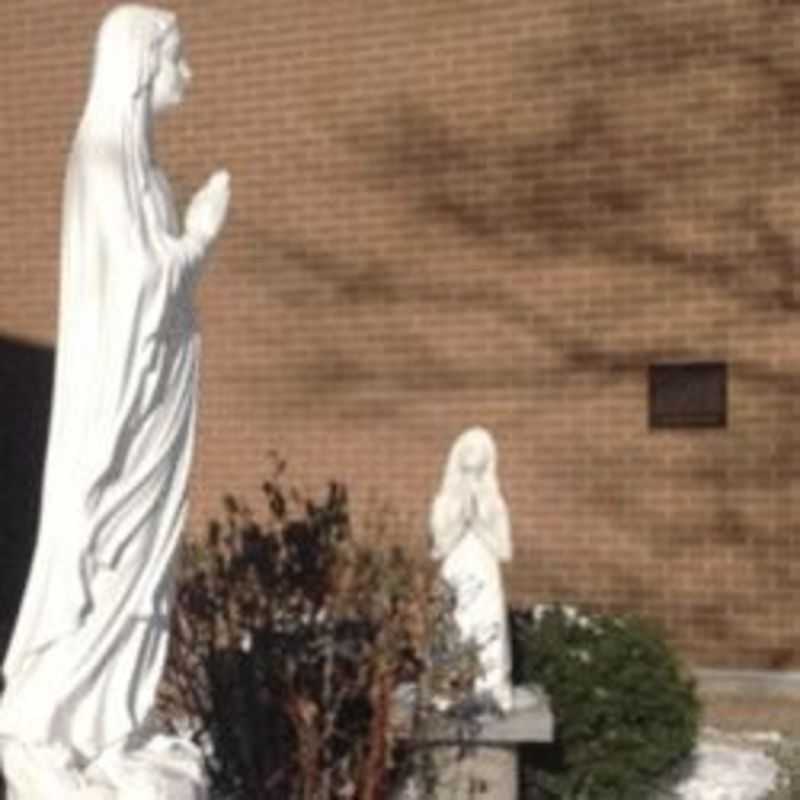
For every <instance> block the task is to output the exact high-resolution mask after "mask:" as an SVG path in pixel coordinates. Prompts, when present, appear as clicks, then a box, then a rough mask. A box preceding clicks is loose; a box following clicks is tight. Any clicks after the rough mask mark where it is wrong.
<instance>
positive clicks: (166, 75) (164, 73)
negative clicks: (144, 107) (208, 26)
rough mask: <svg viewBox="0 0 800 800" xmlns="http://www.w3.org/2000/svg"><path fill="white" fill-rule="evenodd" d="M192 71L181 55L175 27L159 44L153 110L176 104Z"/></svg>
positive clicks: (180, 45) (178, 37) (179, 39)
mask: <svg viewBox="0 0 800 800" xmlns="http://www.w3.org/2000/svg"><path fill="white" fill-rule="evenodd" d="M191 77H192V72H191V70H190V69H189V65H188V64H187V63H186V60H185V59H184V56H183V41H182V40H181V35H180V32H179V31H178V30H177V29H173V30H171V31H170V32H169V33H168V34H167V35H166V36H165V37H164V41H163V42H162V44H161V58H160V60H159V67H158V72H157V73H156V77H155V79H154V80H153V110H154V111H155V112H156V113H158V112H159V111H164V110H165V109H168V108H172V107H173V106H177V105H178V104H179V103H180V102H181V101H182V100H183V94H184V92H185V90H186V87H187V86H188V84H189V81H190V80H191Z"/></svg>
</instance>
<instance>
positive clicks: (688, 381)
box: [649, 362, 728, 428]
mask: <svg viewBox="0 0 800 800" xmlns="http://www.w3.org/2000/svg"><path fill="white" fill-rule="evenodd" d="M727 366H728V365H727V364H725V363H723V362H698V363H683V364H675V363H673V364H651V365H650V368H649V388H650V427H651V428H724V427H725V426H726V425H727V422H728V369H727Z"/></svg>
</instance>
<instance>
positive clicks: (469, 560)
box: [430, 428, 512, 712]
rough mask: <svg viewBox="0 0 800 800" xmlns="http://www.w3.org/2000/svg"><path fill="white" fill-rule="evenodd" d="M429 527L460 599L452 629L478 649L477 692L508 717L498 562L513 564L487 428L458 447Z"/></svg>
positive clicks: (475, 431) (452, 454) (446, 576)
mask: <svg viewBox="0 0 800 800" xmlns="http://www.w3.org/2000/svg"><path fill="white" fill-rule="evenodd" d="M468 453H472V454H473V456H475V455H476V454H477V456H478V459H479V461H482V463H483V467H482V469H481V470H480V474H479V475H478V476H469V475H467V474H466V472H465V470H464V468H463V459H464V458H465V456H467V454H468ZM430 527H431V534H432V538H433V545H434V546H433V553H432V555H433V557H434V558H435V559H437V560H438V559H441V560H442V566H441V573H440V574H441V577H442V578H443V580H444V581H445V582H446V583H447V584H448V585H449V586H450V587H451V588H452V590H453V593H454V596H455V612H454V613H455V622H456V624H457V626H458V628H459V631H460V633H461V637H462V639H463V640H464V641H469V642H472V643H473V644H475V645H476V646H477V651H478V659H479V663H480V667H481V674H480V675H479V676H478V678H477V679H476V682H475V692H476V694H478V695H481V694H486V695H488V696H489V697H490V698H491V699H492V700H494V702H495V703H496V704H497V706H498V707H499V708H500V709H501V710H502V711H504V712H508V711H510V710H511V706H512V687H511V651H510V644H509V633H508V621H507V609H506V599H505V592H504V591H503V580H502V574H501V572H500V562H501V561H508V560H510V558H511V552H512V546H511V528H510V524H509V519H508V510H507V508H506V504H505V501H504V500H503V498H502V495H501V494H500V490H499V488H498V485H497V475H496V448H495V444H494V440H493V439H492V437H491V435H490V434H489V432H488V431H486V430H484V429H483V428H470V429H469V430H467V431H465V432H464V433H463V434H462V435H461V436H459V438H458V439H457V440H456V442H455V444H454V445H453V447H452V449H451V452H450V456H449V458H448V463H447V468H446V470H445V476H444V480H443V482H442V489H441V491H440V492H439V494H438V495H437V497H436V499H435V501H434V503H433V507H432V509H431V518H430Z"/></svg>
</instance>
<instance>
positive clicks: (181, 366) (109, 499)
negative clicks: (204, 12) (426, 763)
mask: <svg viewBox="0 0 800 800" xmlns="http://www.w3.org/2000/svg"><path fill="white" fill-rule="evenodd" d="M189 76H190V73H189V70H188V67H187V66H186V63H185V61H184V59H183V54H182V48H181V35H180V32H179V30H178V27H177V24H176V19H175V16H174V15H173V14H172V13H169V12H166V11H161V10H157V9H152V8H146V7H143V6H137V5H122V6H118V7H117V8H115V9H114V10H113V11H111V12H110V13H109V14H108V16H107V17H106V19H105V20H104V22H103V25H102V27H101V29H100V33H99V36H98V40H97V49H96V53H95V61H94V68H93V74H92V84H91V89H90V92H89V97H88V101H87V104H86V107H85V110H84V113H83V117H82V119H81V122H80V126H79V128H78V131H77V134H76V137H75V140H74V142H73V146H72V150H71V153H70V157H69V162H68V166H67V174H66V181H65V190H64V205H63V228H62V240H61V293H60V306H59V330H58V348H57V356H56V374H55V382H54V393H53V405H52V415H51V420H50V431H49V440H48V449H47V459H46V465H45V476H44V487H43V492H42V508H41V516H40V521H39V531H38V540H37V546H36V552H35V555H34V559H33V564H32V567H31V572H30V576H29V578H28V583H27V586H26V591H25V596H24V598H23V602H22V607H21V609H20V613H19V616H18V618H17V624H16V628H15V630H14V635H13V637H12V641H11V643H10V646H9V649H8V652H7V654H6V658H5V662H4V664H3V671H4V675H5V679H6V688H5V692H4V694H3V696H2V700H0V761H2V770H3V773H4V776H5V779H6V782H7V784H8V792H9V797H10V798H11V800H88V798H108V799H111V798H116V799H118V800H119V799H122V798H131V800H133V798H136V800H198V798H202V797H204V796H205V788H204V779H203V775H202V768H201V757H200V753H199V752H198V751H197V749H196V748H194V747H193V746H192V745H191V744H189V743H188V742H184V741H182V740H179V739H173V738H170V737H168V736H165V735H161V734H157V733H155V732H152V733H148V731H147V729H146V728H147V726H146V720H147V719H148V717H149V715H150V714H151V711H152V709H153V706H154V702H155V696H156V690H157V687H158V683H159V680H160V678H161V673H162V670H163V666H164V662H165V657H166V652H167V642H168V635H169V617H170V610H171V603H172V594H173V585H174V577H173V567H174V561H175V554H176V550H177V546H178V543H179V537H180V534H181V531H182V528H183V524H184V519H185V514H186V489H187V481H188V476H189V465H190V461H191V455H192V449H193V442H194V428H195V415H196V400H197V373H198V359H199V355H200V338H199V331H198V327H197V323H196V321H195V317H194V311H193V305H192V294H193V288H194V286H195V284H196V283H197V280H198V277H199V275H200V272H201V269H202V265H203V262H204V258H205V256H206V254H207V252H208V249H209V248H210V247H211V245H212V244H213V242H214V240H215V239H216V237H217V235H218V234H219V232H220V230H221V227H222V225H223V222H224V219H225V215H226V211H227V207H228V202H229V197H230V189H229V177H228V175H227V173H225V172H218V173H216V174H215V175H213V176H212V177H211V179H210V180H209V181H208V182H207V184H206V185H205V186H204V187H203V188H202V189H201V190H200V191H199V192H197V194H196V195H195V196H194V199H193V200H192V202H191V204H190V206H189V209H188V211H187V213H186V216H185V220H184V224H183V225H181V224H180V221H179V218H178V215H177V213H176V209H175V205H174V202H173V199H172V194H171V191H170V187H169V183H168V182H167V179H166V177H165V175H164V173H163V172H162V171H161V170H160V169H159V168H158V166H157V165H156V164H155V162H154V160H153V152H152V144H151V143H152V130H151V128H152V118H153V113H154V112H158V111H161V110H162V109H165V108H168V107H170V106H173V105H176V104H177V103H179V102H180V100H181V99H182V95H183V90H184V87H185V84H186V83H187V81H188V79H189Z"/></svg>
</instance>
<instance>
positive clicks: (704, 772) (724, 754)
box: [670, 733, 781, 800]
mask: <svg viewBox="0 0 800 800" xmlns="http://www.w3.org/2000/svg"><path fill="white" fill-rule="evenodd" d="M776 736H777V738H778V740H779V739H780V736H779V735H777V734H763V735H750V736H747V737H740V740H739V741H738V742H731V741H721V740H719V739H720V738H721V737H718V736H715V735H714V734H713V733H706V734H705V736H704V737H703V739H701V741H700V743H699V744H698V746H697V748H696V750H695V753H694V755H693V757H692V759H691V762H690V764H689V766H688V769H687V770H686V771H685V772H684V777H682V778H681V779H680V780H679V781H678V782H677V783H676V784H674V785H673V786H672V787H670V788H671V792H672V793H673V794H674V797H676V798H679V800H763V798H765V797H766V796H767V795H768V794H769V793H770V792H771V791H773V790H774V789H776V788H777V787H778V786H779V783H780V780H781V776H780V769H779V767H778V765H777V763H776V762H775V760H774V759H772V758H770V757H769V756H768V755H766V754H765V753H764V752H762V751H761V750H759V749H753V746H754V744H756V743H758V744H761V745H764V744H770V743H774V742H775V741H776V738H775V737H776ZM747 741H749V742H750V744H749V746H747V745H746V744H745V742H747ZM756 746H757V745H756Z"/></svg>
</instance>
